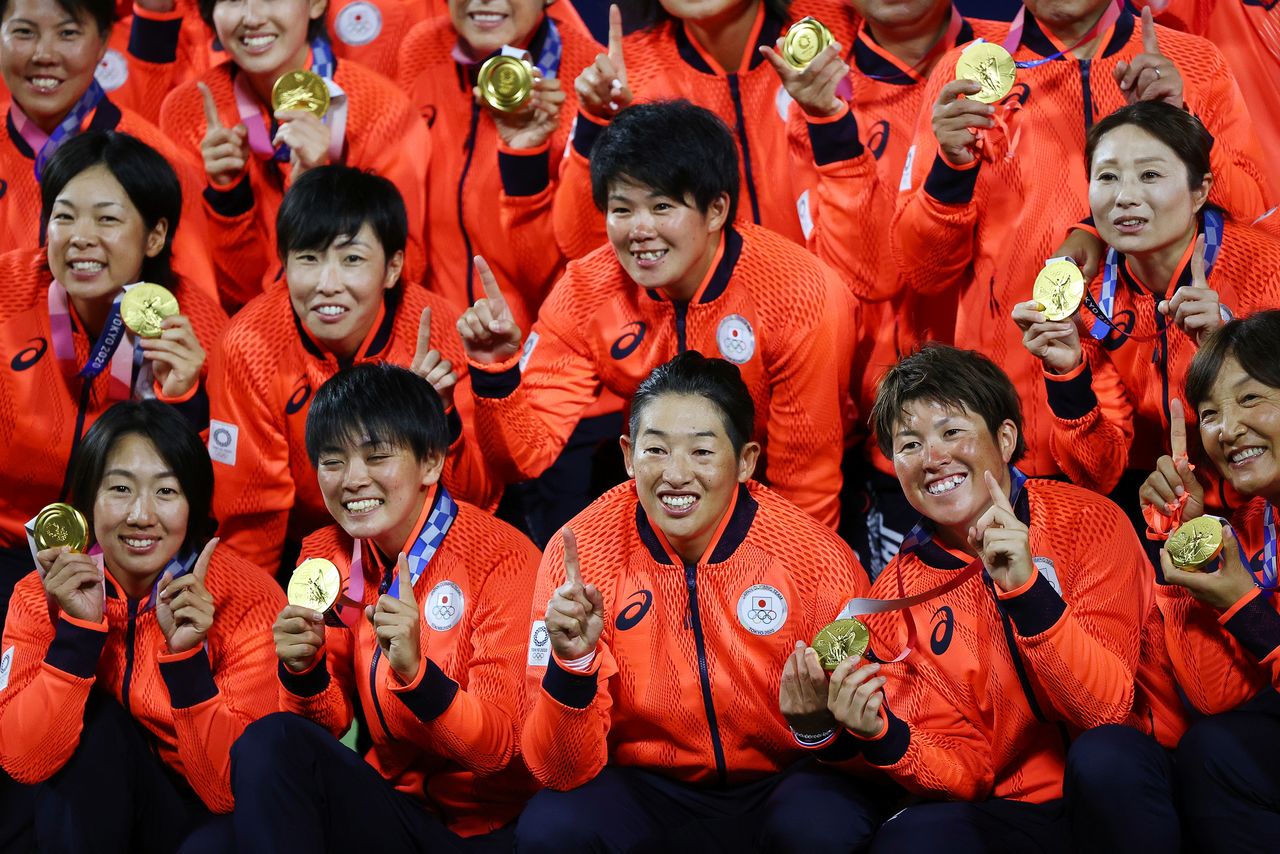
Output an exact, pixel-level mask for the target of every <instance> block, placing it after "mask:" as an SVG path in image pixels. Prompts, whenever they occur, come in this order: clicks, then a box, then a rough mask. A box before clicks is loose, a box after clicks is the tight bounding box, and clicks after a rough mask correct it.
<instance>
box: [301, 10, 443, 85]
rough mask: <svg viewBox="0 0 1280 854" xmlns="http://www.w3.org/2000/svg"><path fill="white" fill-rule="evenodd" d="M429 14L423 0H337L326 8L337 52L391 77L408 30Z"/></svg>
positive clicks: (334, 49)
mask: <svg viewBox="0 0 1280 854" xmlns="http://www.w3.org/2000/svg"><path fill="white" fill-rule="evenodd" d="M428 15H429V9H428V7H427V4H426V3H424V2H422V0H334V2H332V3H330V4H329V8H328V9H327V10H326V12H325V21H326V23H327V24H328V30H329V34H330V36H332V38H333V52H334V54H335V55H336V56H337V57H338V58H339V59H349V60H352V61H354V62H358V63H360V64H361V65H363V66H364V67H365V68H368V69H369V70H370V71H376V72H378V73H379V74H381V75H382V76H383V77H386V78H387V79H388V80H395V79H396V68H397V58H398V56H399V53H400V47H401V45H402V44H403V43H404V39H405V36H406V34H407V33H409V32H410V31H411V30H412V29H413V27H414V26H415V25H416V24H417V23H418V22H419V21H422V20H425V19H426V18H427V17H428Z"/></svg>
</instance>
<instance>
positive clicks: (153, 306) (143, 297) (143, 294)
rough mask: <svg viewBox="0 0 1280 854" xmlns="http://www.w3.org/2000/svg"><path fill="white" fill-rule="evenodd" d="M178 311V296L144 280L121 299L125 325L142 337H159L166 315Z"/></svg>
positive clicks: (168, 315)
mask: <svg viewBox="0 0 1280 854" xmlns="http://www.w3.org/2000/svg"><path fill="white" fill-rule="evenodd" d="M177 313H178V298H177V297H175V296H174V295H173V294H171V293H170V292H169V291H168V289H167V288H162V287H161V286H160V285H153V284H150V283H148V282H143V283H142V284H140V285H134V286H133V287H131V288H129V290H127V291H125V293H124V296H123V297H122V298H121V300H120V317H121V319H123V320H124V325H125V326H127V327H129V329H130V330H131V331H132V332H133V334H135V335H137V336H138V337H140V338H159V337H160V333H161V332H163V331H164V329H163V328H162V326H161V324H163V323H164V320H165V318H166V317H172V316H173V315H175V314H177Z"/></svg>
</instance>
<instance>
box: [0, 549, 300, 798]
mask: <svg viewBox="0 0 1280 854" xmlns="http://www.w3.org/2000/svg"><path fill="white" fill-rule="evenodd" d="M205 585H206V587H207V588H208V590H209V592H210V593H211V594H212V595H213V598H214V602H215V604H216V606H217V613H216V614H215V615H214V619H213V627H212V628H211V629H210V630H209V635H208V638H207V640H206V641H205V643H204V644H203V645H202V646H198V647H196V648H195V649H193V650H190V651H188V652H184V653H178V654H176V655H175V654H171V653H169V652H168V649H169V647H168V644H167V642H166V641H165V638H164V633H163V632H162V631H161V630H160V625H159V623H157V622H156V616H155V609H154V608H153V607H152V603H150V602H148V601H145V600H144V601H139V600H136V599H129V598H127V597H126V596H125V594H124V593H123V591H122V590H121V589H120V587H119V585H118V584H117V583H116V581H115V579H113V578H112V577H111V573H110V572H107V573H106V589H107V601H106V614H105V616H104V618H103V620H102V622H101V623H96V624H95V623H89V622H86V621H84V620H79V619H76V618H75V617H71V616H68V615H67V614H63V613H61V612H60V611H57V605H56V603H50V601H49V599H48V597H47V596H46V595H45V592H44V586H43V584H41V581H40V577H39V575H38V574H36V573H35V572H32V573H31V574H30V575H28V576H27V577H26V578H24V579H22V581H20V582H18V586H17V587H15V588H14V590H13V600H12V601H11V602H10V604H9V616H8V619H7V620H6V622H5V627H4V640H3V641H2V642H0V647H3V649H4V652H3V660H4V663H5V664H6V665H9V667H8V670H7V671H6V673H7V679H6V681H7V683H8V684H7V686H6V687H4V688H3V689H0V765H3V766H4V770H5V771H7V772H8V773H9V774H10V775H11V776H12V777H13V778H14V779H15V780H17V781H18V782H20V783H27V784H34V783H39V782H42V781H44V780H48V779H49V778H50V777H52V776H53V775H54V774H56V773H57V772H58V770H59V769H60V768H62V766H63V765H65V764H66V762H67V760H68V759H70V758H71V756H72V755H73V754H74V753H75V751H76V747H77V745H78V744H79V741H80V729H81V726H82V725H83V721H84V707H85V702H86V701H87V700H88V699H89V692H90V690H93V689H95V688H96V689H97V690H99V691H106V692H107V693H108V694H110V695H111V696H112V697H114V698H115V699H116V700H117V701H118V702H119V703H120V704H121V705H122V706H124V708H125V710H126V711H127V712H129V714H131V715H132V716H133V718H134V720H136V721H137V722H138V723H139V724H141V725H142V727H143V728H144V729H145V730H146V731H147V734H148V735H149V738H148V740H149V741H150V742H151V744H152V745H153V746H154V748H155V750H156V752H157V753H159V755H160V758H161V759H162V760H164V762H165V764H166V765H168V766H169V767H170V768H172V769H173V770H174V771H176V772H177V773H178V774H181V775H182V776H183V777H184V778H185V779H186V781H187V782H188V783H189V784H190V785H191V788H192V789H194V790H195V792H196V794H197V795H199V796H200V799H201V800H202V801H204V804H205V806H206V807H208V808H209V809H210V810H211V811H212V812H216V813H229V812H231V808H232V804H233V802H232V798H231V745H232V743H233V742H235V740H236V739H237V738H239V737H240V733H242V732H244V728H245V727H246V726H248V725H249V724H251V723H252V722H253V721H255V720H257V719H258V718H260V717H263V716H264V715H267V714H270V713H271V712H274V711H276V696H275V694H276V690H275V686H274V685H273V684H272V682H273V681H274V680H273V679H272V676H271V666H272V661H273V660H274V658H275V647H274V643H273V641H272V639H271V625H272V623H273V622H274V621H275V618H276V615H277V614H278V613H280V609H281V608H283V607H284V604H285V598H284V594H283V593H282V592H281V591H280V588H279V587H278V586H276V584H275V582H274V581H272V580H271V579H270V578H268V577H266V576H265V575H262V574H261V573H259V572H256V571H255V570H254V569H253V568H252V567H251V566H249V565H248V564H246V563H245V562H244V561H242V560H240V559H239V558H238V557H236V555H235V553H234V552H232V551H231V550H230V549H222V548H219V549H217V550H216V551H214V553H213V559H212V561H211V562H210V564H209V574H208V576H206V579H205ZM102 771H103V781H102V782H103V785H104V786H110V785H112V777H111V774H112V771H111V769H107V768H104V769H102Z"/></svg>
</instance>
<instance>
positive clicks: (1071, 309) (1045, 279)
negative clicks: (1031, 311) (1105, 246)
mask: <svg viewBox="0 0 1280 854" xmlns="http://www.w3.org/2000/svg"><path fill="white" fill-rule="evenodd" d="M1031 297H1032V299H1034V300H1035V301H1036V302H1038V303H1040V304H1041V305H1042V306H1044V310H1043V313H1044V316H1045V319H1046V320H1055V321H1056V320H1066V319H1067V318H1068V317H1070V316H1071V315H1073V314H1075V313H1076V309H1078V308H1079V307H1080V301H1081V300H1083V299H1084V273H1082V272H1080V268H1079V267H1077V266H1076V265H1075V264H1074V263H1073V262H1071V261H1067V260H1064V259H1061V258H1060V259H1058V260H1057V261H1050V262H1049V263H1048V264H1045V265H1044V267H1043V268H1042V269H1041V270H1040V272H1039V273H1038V274H1036V281H1035V284H1034V285H1032V286H1031Z"/></svg>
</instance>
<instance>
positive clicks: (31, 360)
mask: <svg viewBox="0 0 1280 854" xmlns="http://www.w3.org/2000/svg"><path fill="white" fill-rule="evenodd" d="M30 340H31V342H32V346H30V347H26V348H24V349H22V350H19V351H18V353H17V355H15V356H14V357H13V361H12V362H10V363H9V365H10V367H12V368H13V369H14V370H15V371H25V370H26V369H27V368H29V367H31V366H32V365H34V364H35V363H36V362H38V361H40V357H41V356H43V355H44V353H45V351H46V350H48V349H49V342H48V341H46V340H44V339H43V338H32V339H30Z"/></svg>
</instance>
